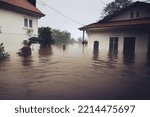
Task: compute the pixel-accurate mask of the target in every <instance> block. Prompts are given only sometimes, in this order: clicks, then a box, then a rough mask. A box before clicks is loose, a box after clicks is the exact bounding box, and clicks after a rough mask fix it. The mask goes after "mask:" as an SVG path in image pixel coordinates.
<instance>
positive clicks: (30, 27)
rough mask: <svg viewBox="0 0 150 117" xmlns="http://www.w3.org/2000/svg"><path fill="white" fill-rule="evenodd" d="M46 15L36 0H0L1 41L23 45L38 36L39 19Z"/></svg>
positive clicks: (10, 44) (11, 44)
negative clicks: (25, 41) (38, 6)
mask: <svg viewBox="0 0 150 117" xmlns="http://www.w3.org/2000/svg"><path fill="white" fill-rule="evenodd" d="M43 16H45V15H44V14H43V13H42V12H41V11H40V10H38V9H37V8H36V0H0V17H1V18H0V42H4V44H5V45H6V48H7V46H9V48H10V46H12V48H13V47H14V45H16V46H17V45H21V44H22V41H23V40H27V39H29V38H30V37H37V36H38V19H39V18H41V17H43Z"/></svg>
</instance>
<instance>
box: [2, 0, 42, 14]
mask: <svg viewBox="0 0 150 117" xmlns="http://www.w3.org/2000/svg"><path fill="white" fill-rule="evenodd" d="M0 8H2V9H7V10H11V11H15V12H19V13H23V14H26V15H30V16H34V17H43V16H45V15H44V14H43V13H42V12H41V11H40V10H39V9H37V8H36V7H35V6H34V5H32V4H31V3H30V2H28V1H27V0H0Z"/></svg>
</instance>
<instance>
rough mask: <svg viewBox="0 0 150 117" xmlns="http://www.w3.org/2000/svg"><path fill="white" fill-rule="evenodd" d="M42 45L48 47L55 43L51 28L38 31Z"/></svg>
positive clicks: (42, 28)
mask: <svg viewBox="0 0 150 117" xmlns="http://www.w3.org/2000/svg"><path fill="white" fill-rule="evenodd" d="M38 34H39V39H40V44H41V45H42V46H48V45H50V44H52V43H53V40H52V32H51V28H50V27H41V28H39V29H38Z"/></svg>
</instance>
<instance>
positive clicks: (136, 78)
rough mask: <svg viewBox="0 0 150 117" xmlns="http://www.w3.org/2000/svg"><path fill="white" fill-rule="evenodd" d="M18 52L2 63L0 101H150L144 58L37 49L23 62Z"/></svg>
mask: <svg viewBox="0 0 150 117" xmlns="http://www.w3.org/2000/svg"><path fill="white" fill-rule="evenodd" d="M18 49H19V48H16V50H15V51H14V49H13V51H8V52H9V53H10V55H11V56H10V58H9V59H6V60H4V61H0V99H112V100H114V99H117V100H119V99H150V60H149V59H148V58H147V55H146V53H143V52H139V53H138V52H136V53H135V55H132V56H129V55H127V56H125V55H123V54H122V51H117V52H111V51H108V50H101V49H100V50H99V51H93V49H91V48H88V46H85V47H83V46H82V45H80V44H74V45H66V47H64V48H63V46H51V47H50V48H40V47H39V45H34V46H33V47H32V56H31V57H28V58H23V57H20V56H18V55H17V54H16V52H17V50H18ZM6 51H7V49H6Z"/></svg>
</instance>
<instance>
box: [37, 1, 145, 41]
mask: <svg viewBox="0 0 150 117" xmlns="http://www.w3.org/2000/svg"><path fill="white" fill-rule="evenodd" d="M40 1H43V2H44V3H46V4H47V5H49V6H50V7H53V8H55V9H56V10H58V11H59V12H61V13H63V14H64V15H66V16H68V17H70V18H72V19H73V20H75V21H77V22H79V23H81V24H85V25H87V24H90V23H93V22H96V21H98V20H99V18H100V16H101V13H102V9H103V8H104V7H105V6H106V4H107V3H109V2H112V1H113V0H37V2H38V3H37V7H38V8H39V9H40V10H41V11H42V12H43V13H44V14H46V16H45V17H43V18H41V19H40V20H39V26H49V27H51V28H55V29H60V30H67V31H69V32H70V33H71V34H72V37H74V38H76V39H77V38H78V37H81V36H82V32H81V31H79V30H78V28H79V27H82V26H83V25H80V24H77V23H75V22H73V21H70V20H68V19H67V18H65V17H63V16H61V15H60V14H58V13H56V12H55V11H54V10H52V9H50V8H49V7H47V6H44V5H42V4H39V3H40ZM134 1H137V0H134ZM140 1H144V0H140Z"/></svg>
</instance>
